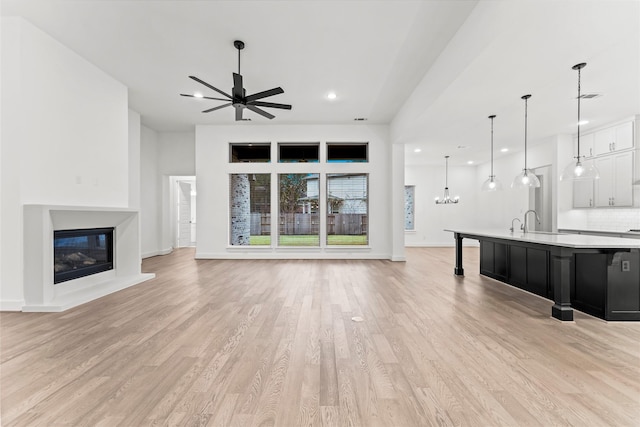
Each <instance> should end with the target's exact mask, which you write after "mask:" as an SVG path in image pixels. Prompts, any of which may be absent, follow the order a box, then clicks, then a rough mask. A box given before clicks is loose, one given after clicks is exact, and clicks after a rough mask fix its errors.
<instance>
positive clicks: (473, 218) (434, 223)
mask: <svg viewBox="0 0 640 427" xmlns="http://www.w3.org/2000/svg"><path fill="white" fill-rule="evenodd" d="M442 161H443V164H442V166H425V165H413V166H407V167H406V168H405V185H414V186H415V230H414V231H407V232H405V245H406V246H453V244H454V240H453V234H452V233H450V232H446V231H444V229H445V228H462V229H473V228H475V227H476V226H477V225H479V224H481V223H480V222H478V217H477V214H476V212H477V208H476V207H477V204H478V202H477V196H478V192H479V189H480V184H478V183H477V182H476V181H477V180H476V168H475V167H473V166H451V165H450V166H449V179H448V181H449V182H448V184H449V190H450V192H451V193H450V194H451V197H454V196H460V202H459V203H457V204H447V205H436V204H435V200H434V199H435V198H436V197H440V198H442V197H443V193H444V185H445V165H444V159H442ZM472 242H473V241H468V240H467V241H464V243H465V244H471V243H472Z"/></svg>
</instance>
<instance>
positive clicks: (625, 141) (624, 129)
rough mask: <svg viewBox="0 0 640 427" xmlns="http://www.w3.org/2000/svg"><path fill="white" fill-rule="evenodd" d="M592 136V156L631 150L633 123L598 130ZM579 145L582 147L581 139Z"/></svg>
mask: <svg viewBox="0 0 640 427" xmlns="http://www.w3.org/2000/svg"><path fill="white" fill-rule="evenodd" d="M592 135H593V155H594V156H600V155H602V154H608V153H614V152H616V151H622V150H626V149H629V148H633V122H631V121H629V122H625V123H622V124H619V125H617V126H613V127H610V128H606V129H602V130H599V131H597V132H595V133H594V134H592ZM580 145H581V146H582V138H581V141H580ZM581 148H582V147H581ZM581 151H582V150H581ZM585 154H586V152H585Z"/></svg>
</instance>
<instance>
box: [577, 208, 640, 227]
mask: <svg viewBox="0 0 640 427" xmlns="http://www.w3.org/2000/svg"><path fill="white" fill-rule="evenodd" d="M587 228H588V229H589V230H598V231H629V230H630V229H640V209H638V208H629V209H624V208H617V209H590V210H589V211H588V213H587Z"/></svg>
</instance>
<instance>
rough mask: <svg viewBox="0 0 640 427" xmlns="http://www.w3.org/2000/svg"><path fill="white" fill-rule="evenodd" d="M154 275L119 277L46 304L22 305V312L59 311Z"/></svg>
mask: <svg viewBox="0 0 640 427" xmlns="http://www.w3.org/2000/svg"><path fill="white" fill-rule="evenodd" d="M154 277H156V275H155V274H139V275H134V276H129V277H119V278H117V279H116V280H110V281H109V282H106V284H105V285H104V286H100V287H95V286H94V287H91V288H88V289H83V290H80V291H77V292H74V293H70V294H67V295H64V298H60V299H57V298H56V299H53V300H51V301H50V302H49V303H48V304H31V305H24V306H23V307H22V311H24V312H60V311H64V310H68V309H70V308H72V307H76V306H78V305H81V304H84V303H87V302H89V301H93V300H94V299H97V298H101V297H103V296H106V295H109V294H112V293H114V292H117V291H121V290H123V289H126V288H128V287H130V286H133V285H137V284H139V283H142V282H146V281H147V280H150V279H153V278H154Z"/></svg>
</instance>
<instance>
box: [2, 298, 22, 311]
mask: <svg viewBox="0 0 640 427" xmlns="http://www.w3.org/2000/svg"><path fill="white" fill-rule="evenodd" d="M23 305H24V300H20V299H15V300H11V299H10V300H0V311H22V306H23Z"/></svg>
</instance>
